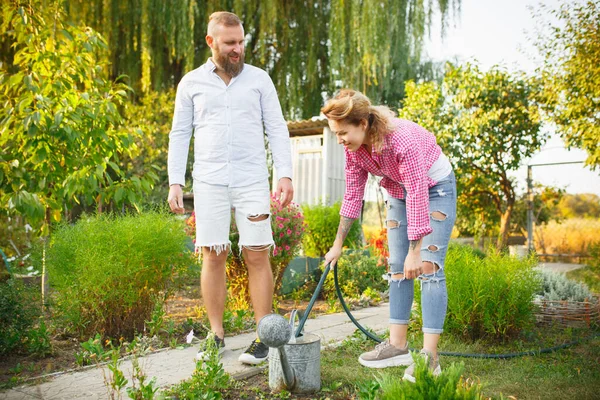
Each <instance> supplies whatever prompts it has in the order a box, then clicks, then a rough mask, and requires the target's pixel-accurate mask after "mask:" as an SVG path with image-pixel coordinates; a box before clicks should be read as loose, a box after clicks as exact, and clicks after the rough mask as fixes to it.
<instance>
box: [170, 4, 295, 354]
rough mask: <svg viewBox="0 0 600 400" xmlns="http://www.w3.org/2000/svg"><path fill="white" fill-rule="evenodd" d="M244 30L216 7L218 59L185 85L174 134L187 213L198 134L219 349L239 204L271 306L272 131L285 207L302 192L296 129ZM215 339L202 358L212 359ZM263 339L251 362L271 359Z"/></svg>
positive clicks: (207, 280)
mask: <svg viewBox="0 0 600 400" xmlns="http://www.w3.org/2000/svg"><path fill="white" fill-rule="evenodd" d="M244 40H245V37H244V28H243V26H242V22H241V21H240V19H239V17H238V16H237V15H235V14H232V13H229V12H216V13H213V14H212V15H211V16H210V18H209V22H208V29H207V35H206V43H207V45H208V46H209V47H210V49H211V52H212V57H210V58H209V59H208V60H207V62H206V63H205V64H204V65H202V66H200V67H199V68H197V69H195V70H193V71H191V72H189V73H187V74H186V75H185V76H184V77H183V78H182V79H181V81H180V82H179V85H178V87H177V96H176V99H175V111H174V115H173V126H172V129H171V133H170V135H169V157H168V171H169V185H170V189H169V197H168V202H169V205H170V207H171V210H172V211H173V212H175V213H178V214H181V213H183V212H184V209H183V191H182V188H183V186H184V185H185V172H186V171H185V170H186V163H187V157H188V148H189V143H190V138H191V137H192V133H193V134H194V167H193V172H192V178H193V192H194V210H195V214H196V248H197V249H198V250H199V251H200V252H201V254H202V276H201V289H202V297H203V299H204V304H205V306H206V311H207V314H208V319H209V321H210V328H211V331H212V334H213V335H214V339H215V342H216V344H217V347H218V348H219V350H220V351H222V350H223V349H224V347H225V340H224V336H225V332H224V329H223V312H224V310H225V299H226V294H227V290H226V282H225V265H226V260H227V255H228V254H229V251H230V249H231V242H230V241H229V227H230V222H231V215H232V212H231V211H232V210H234V216H235V222H236V225H237V228H238V230H239V233H240V238H239V248H240V249H242V255H243V257H244V261H245V263H246V265H247V267H248V278H249V291H250V298H251V301H252V306H253V309H254V317H255V319H256V321H257V323H258V321H259V320H260V319H261V318H262V317H263V316H265V315H266V314H269V313H270V312H271V307H272V303H273V275H272V272H271V266H270V262H269V250H270V249H271V247H272V246H273V244H274V242H273V234H272V231H271V214H270V193H269V192H270V190H269V180H268V178H269V173H268V170H267V162H266V151H265V141H264V134H265V132H266V135H267V138H268V141H269V146H270V148H271V151H272V154H273V161H274V164H275V167H276V168H277V175H278V176H280V177H281V178H280V179H279V181H278V184H277V189H276V193H275V195H276V196H277V197H278V198H279V200H280V202H281V204H282V205H283V206H285V205H287V204H288V203H289V202H290V201H291V200H292V197H293V194H294V191H293V186H292V180H291V177H292V158H291V147H290V139H289V132H288V130H287V125H286V122H285V120H284V118H283V114H282V112H281V106H280V104H279V99H278V97H277V92H276V91H275V86H274V85H273V82H272V81H271V78H270V77H269V75H268V74H267V73H266V72H265V71H263V70H262V69H260V68H256V67H254V66H251V65H248V64H244ZM206 350H207V349H206V346H204V347H203V348H201V349H200V351H199V352H198V354H197V356H196V358H197V359H198V360H204V359H205V358H206V355H207V353H206ZM267 355H268V347H267V346H265V345H264V344H263V343H261V342H260V341H259V340H258V339H256V340H254V341H253V342H252V344H251V345H250V346H249V347H248V349H247V350H246V351H245V352H244V353H243V354H241V355H240V357H239V360H240V361H241V362H243V363H246V364H258V363H260V362H262V361H264V360H266V359H267Z"/></svg>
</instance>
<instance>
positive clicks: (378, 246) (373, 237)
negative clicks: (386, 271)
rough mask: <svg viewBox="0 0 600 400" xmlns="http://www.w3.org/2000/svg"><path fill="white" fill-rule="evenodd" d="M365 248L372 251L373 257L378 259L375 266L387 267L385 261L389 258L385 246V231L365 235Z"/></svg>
mask: <svg viewBox="0 0 600 400" xmlns="http://www.w3.org/2000/svg"><path fill="white" fill-rule="evenodd" d="M366 236H367V237H366V239H367V246H368V247H369V248H371V250H372V251H373V255H374V256H376V257H377V258H378V261H377V265H385V266H387V259H388V257H389V256H390V253H389V250H388V244H387V229H385V228H383V229H379V230H377V231H375V232H369V233H367V234H366Z"/></svg>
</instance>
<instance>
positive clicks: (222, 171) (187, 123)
mask: <svg viewBox="0 0 600 400" xmlns="http://www.w3.org/2000/svg"><path fill="white" fill-rule="evenodd" d="M263 123H264V127H263ZM192 132H193V133H194V168H193V172H192V176H193V178H194V180H199V181H201V182H204V183H208V184H212V185H226V186H229V187H241V186H247V185H251V184H253V183H257V182H261V181H264V180H266V179H267V178H268V176H269V174H268V170H267V162H266V151H265V142H264V132H266V134H267V138H268V140H269V147H270V148H271V152H272V154H273V162H274V164H275V168H277V175H278V176H279V177H280V178H282V177H288V178H291V177H292V157H291V147H290V138H289V132H288V129H287V124H286V122H285V119H284V118H283V113H282V112H281V105H280V104H279V99H278V97H277V92H276V90H275V85H273V82H272V81H271V78H270V77H269V75H268V74H267V73H266V72H265V71H263V70H262V69H260V68H256V67H253V66H252V65H248V64H245V65H244V68H243V70H242V72H241V73H240V74H239V75H238V76H236V77H234V78H233V79H231V81H230V82H229V85H225V82H223V80H222V79H221V78H220V77H219V76H218V75H217V74H216V66H215V64H214V63H213V62H212V60H211V59H210V58H209V59H208V61H207V62H206V64H204V65H202V66H200V67H198V68H197V69H195V70H193V71H190V72H189V73H187V74H186V75H185V76H184V77H183V78H182V79H181V81H180V82H179V85H178V86H177V95H176V98H175V112H174V115H173V126H172V129H171V133H170V134H169V157H168V172H169V184H170V185H173V184H180V185H185V169H186V162H187V158H188V149H189V143H190V139H191V137H192Z"/></svg>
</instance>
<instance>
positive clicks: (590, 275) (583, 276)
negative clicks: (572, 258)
mask: <svg viewBox="0 0 600 400" xmlns="http://www.w3.org/2000/svg"><path fill="white" fill-rule="evenodd" d="M567 278H569V279H573V280H576V281H578V282H583V283H585V284H586V285H587V287H588V288H589V289H590V291H591V292H592V293H600V269H598V268H593V267H589V266H588V267H584V268H580V269H576V270H574V271H569V272H567Z"/></svg>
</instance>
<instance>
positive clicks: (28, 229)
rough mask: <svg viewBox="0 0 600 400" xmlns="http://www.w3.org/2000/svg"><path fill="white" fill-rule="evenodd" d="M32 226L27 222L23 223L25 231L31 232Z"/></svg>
mask: <svg viewBox="0 0 600 400" xmlns="http://www.w3.org/2000/svg"><path fill="white" fill-rule="evenodd" d="M32 230H33V228H32V227H31V225H29V224H25V232H31V231H32Z"/></svg>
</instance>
